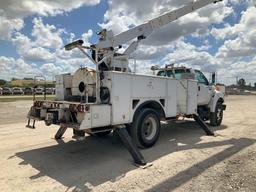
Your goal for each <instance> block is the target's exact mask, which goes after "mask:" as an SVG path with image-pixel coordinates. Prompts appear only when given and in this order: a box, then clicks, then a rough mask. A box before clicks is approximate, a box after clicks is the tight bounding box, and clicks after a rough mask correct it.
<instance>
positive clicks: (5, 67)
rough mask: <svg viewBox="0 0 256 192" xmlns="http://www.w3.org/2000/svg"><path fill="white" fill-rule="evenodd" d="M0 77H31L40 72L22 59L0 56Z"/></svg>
mask: <svg viewBox="0 0 256 192" xmlns="http://www.w3.org/2000/svg"><path fill="white" fill-rule="evenodd" d="M0 71H1V74H0V78H3V79H11V78H12V77H15V78H24V77H33V76H35V75H37V74H41V72H40V71H39V70H38V69H37V68H35V67H33V65H30V64H27V63H26V62H24V60H22V59H17V60H16V59H14V58H12V57H4V56H0Z"/></svg>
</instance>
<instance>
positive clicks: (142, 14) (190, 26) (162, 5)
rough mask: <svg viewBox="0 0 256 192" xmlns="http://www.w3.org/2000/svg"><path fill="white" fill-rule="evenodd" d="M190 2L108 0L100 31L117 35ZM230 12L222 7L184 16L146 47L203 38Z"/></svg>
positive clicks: (151, 40)
mask: <svg viewBox="0 0 256 192" xmlns="http://www.w3.org/2000/svg"><path fill="white" fill-rule="evenodd" d="M188 2H191V1H188V0H182V1H177V0H172V1H170V0H161V1H154V0H141V1H130V0H129V1H128V0H126V1H122V2H120V1H117V0H109V7H110V9H109V10H108V11H107V12H106V14H105V16H104V19H105V22H104V23H102V24H100V26H101V27H103V28H107V29H112V30H113V31H114V33H120V32H121V31H124V30H127V29H128V28H130V27H131V26H134V25H138V24H141V23H143V22H144V21H146V20H149V19H150V18H154V17H156V16H159V15H160V14H163V13H165V12H167V11H169V10H172V9H175V8H177V7H180V6H183V5H184V4H186V3H188ZM232 11H233V10H232V8H231V7H228V6H226V4H224V3H217V4H212V5H208V6H207V7H205V8H203V9H200V10H198V11H196V12H194V13H191V14H189V15H186V16H184V17H182V18H180V19H178V20H177V21H175V22H173V23H170V24H168V25H166V26H165V27H163V28H161V29H159V30H158V31H157V32H155V33H153V34H152V35H151V36H150V37H149V38H148V39H147V40H145V43H146V44H150V45H163V44H168V43H170V42H171V41H173V40H177V39H178V38H180V37H182V36H184V35H187V34H192V33H196V34H204V33H206V32H207V29H208V26H209V25H210V24H212V23H220V22H222V21H223V19H224V18H225V17H226V16H228V15H229V14H231V13H232Z"/></svg>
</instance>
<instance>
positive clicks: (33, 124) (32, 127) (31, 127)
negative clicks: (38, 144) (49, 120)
mask: <svg viewBox="0 0 256 192" xmlns="http://www.w3.org/2000/svg"><path fill="white" fill-rule="evenodd" d="M35 122H36V120H35V119H33V123H32V125H30V118H28V124H27V125H26V127H27V128H30V129H35Z"/></svg>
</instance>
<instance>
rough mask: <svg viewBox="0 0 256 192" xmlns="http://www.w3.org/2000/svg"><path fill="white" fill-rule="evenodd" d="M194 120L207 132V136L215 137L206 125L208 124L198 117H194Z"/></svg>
mask: <svg viewBox="0 0 256 192" xmlns="http://www.w3.org/2000/svg"><path fill="white" fill-rule="evenodd" d="M193 118H194V119H195V121H196V122H197V123H198V124H199V125H200V126H201V128H202V129H203V130H204V131H205V133H206V135H209V136H214V132H213V131H211V130H210V129H209V127H208V126H207V125H206V123H205V122H204V121H203V120H202V119H201V118H200V117H199V116H198V115H193Z"/></svg>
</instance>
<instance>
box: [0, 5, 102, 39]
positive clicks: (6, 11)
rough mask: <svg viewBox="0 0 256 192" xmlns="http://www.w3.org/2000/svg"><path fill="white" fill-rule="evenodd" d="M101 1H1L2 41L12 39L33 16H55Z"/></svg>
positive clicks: (0, 34)
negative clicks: (13, 34) (28, 17)
mask: <svg viewBox="0 0 256 192" xmlns="http://www.w3.org/2000/svg"><path fill="white" fill-rule="evenodd" d="M98 3H100V0H72V1H70V0H36V1H35V0H18V1H17V0H3V1H0V39H10V37H11V34H12V33H13V32H14V31H19V30H20V29H22V27H23V25H24V24H23V19H24V18H25V17H27V16H31V15H39V16H49V15H51V16H53V15H58V14H63V13H67V12H70V11H72V10H73V9H76V8H79V7H81V6H93V5H96V4H98Z"/></svg>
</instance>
